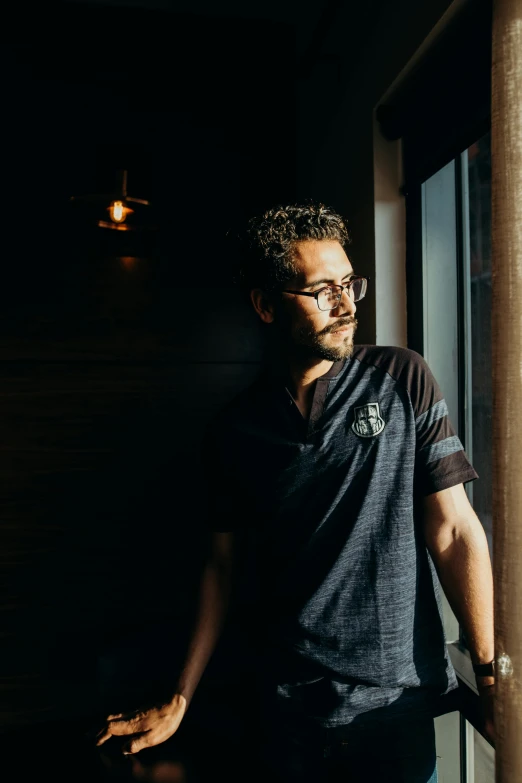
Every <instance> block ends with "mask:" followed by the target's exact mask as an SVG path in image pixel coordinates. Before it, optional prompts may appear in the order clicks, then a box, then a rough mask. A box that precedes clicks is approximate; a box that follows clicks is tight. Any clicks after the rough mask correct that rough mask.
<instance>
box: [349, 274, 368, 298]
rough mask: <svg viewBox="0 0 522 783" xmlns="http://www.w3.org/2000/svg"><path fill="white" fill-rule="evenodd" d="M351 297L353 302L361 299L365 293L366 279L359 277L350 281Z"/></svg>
mask: <svg viewBox="0 0 522 783" xmlns="http://www.w3.org/2000/svg"><path fill="white" fill-rule="evenodd" d="M351 288H352V299H353V301H354V302H358V301H359V300H360V299H362V298H363V297H364V295H365V293H366V280H365V278H364V277H360V278H359V279H358V280H354V281H353V283H352V286H351Z"/></svg>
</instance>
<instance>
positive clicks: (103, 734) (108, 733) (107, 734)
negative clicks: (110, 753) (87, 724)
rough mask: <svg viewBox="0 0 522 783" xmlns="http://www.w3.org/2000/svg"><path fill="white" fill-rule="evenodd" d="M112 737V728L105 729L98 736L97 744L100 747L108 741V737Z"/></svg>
mask: <svg viewBox="0 0 522 783" xmlns="http://www.w3.org/2000/svg"><path fill="white" fill-rule="evenodd" d="M111 737H112V733H111V731H110V729H104V730H103V731H102V732H100V734H99V735H98V736H97V737H96V745H97V746H98V747H99V746H100V745H103V743H104V742H107V740H108V739H110V738H111Z"/></svg>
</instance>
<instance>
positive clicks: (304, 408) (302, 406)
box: [288, 359, 333, 419]
mask: <svg viewBox="0 0 522 783" xmlns="http://www.w3.org/2000/svg"><path fill="white" fill-rule="evenodd" d="M332 366H333V362H331V361H328V360H326V359H322V360H319V361H316V362H314V363H311V362H309V363H307V364H303V363H296V362H290V363H289V367H288V374H289V377H290V388H289V391H290V393H291V394H292V397H293V398H294V400H295V402H296V405H297V407H298V408H299V410H300V411H301V413H302V415H303V417H304V418H305V419H308V418H309V416H310V410H311V407H312V400H313V397H314V389H315V382H316V380H317V379H318V378H320V377H321V375H324V374H325V373H327V372H328V370H330V369H331V368H332Z"/></svg>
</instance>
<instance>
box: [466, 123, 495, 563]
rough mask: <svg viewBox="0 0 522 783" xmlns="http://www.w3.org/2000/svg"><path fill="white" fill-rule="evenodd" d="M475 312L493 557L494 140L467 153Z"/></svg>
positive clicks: (475, 420)
mask: <svg viewBox="0 0 522 783" xmlns="http://www.w3.org/2000/svg"><path fill="white" fill-rule="evenodd" d="M467 157H468V179H469V182H468V187H469V234H470V235H469V249H470V283H471V292H470V307H471V346H468V350H471V387H472V415H471V421H472V425H471V427H472V443H473V454H472V461H473V466H474V468H475V470H476V471H477V473H478V474H479V480H478V481H476V482H474V485H473V508H474V509H475V511H476V513H477V515H478V517H479V519H480V521H481V522H482V524H483V526H484V529H485V531H486V535H487V539H488V543H489V551H490V554H491V553H492V511H491V509H492V502H491V490H492V455H491V452H492V385H491V134H490V133H487V134H486V135H485V136H483V137H482V138H480V139H479V140H478V141H476V142H475V143H474V144H472V145H471V146H470V147H469V148H468V150H467Z"/></svg>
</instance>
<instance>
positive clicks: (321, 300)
mask: <svg viewBox="0 0 522 783" xmlns="http://www.w3.org/2000/svg"><path fill="white" fill-rule="evenodd" d="M341 295H342V289H341V288H339V286H338V285H333V286H330V287H329V288H324V289H323V290H322V291H321V293H320V294H319V296H318V297H317V304H318V305H319V309H320V310H333V309H334V308H335V307H338V306H339V302H340V301H341Z"/></svg>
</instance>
